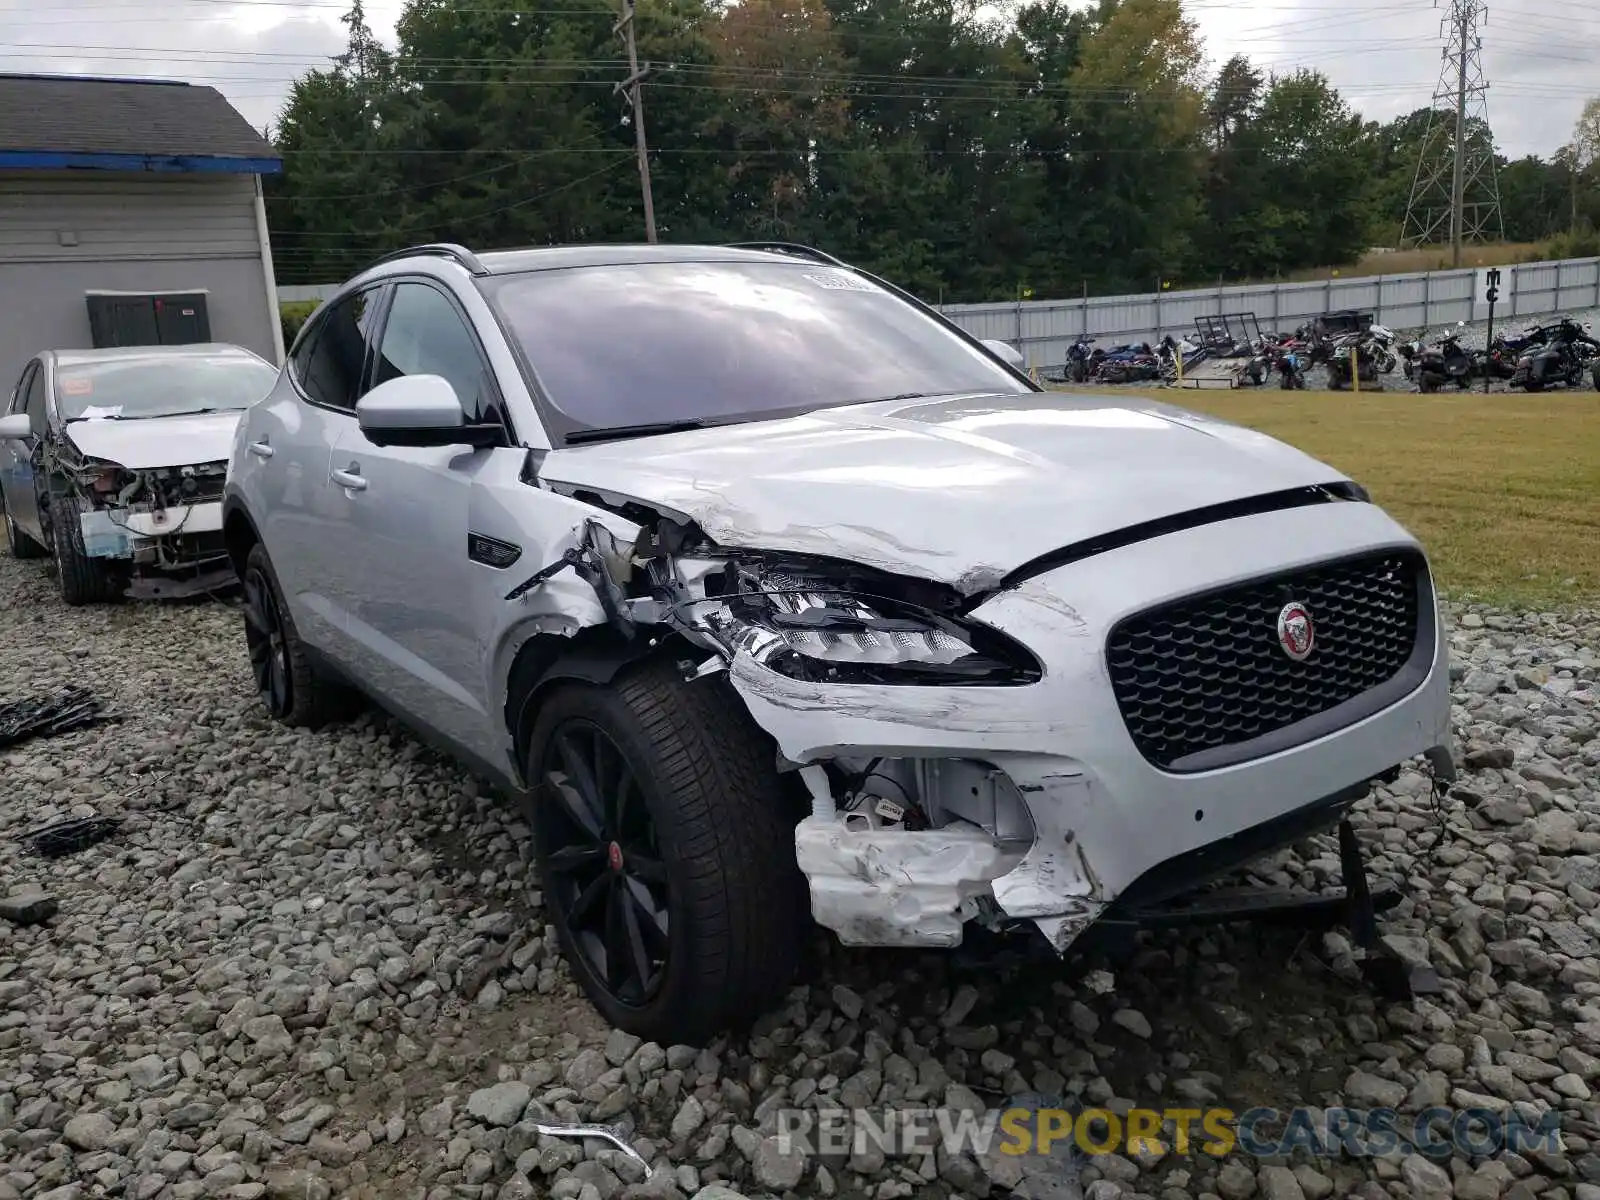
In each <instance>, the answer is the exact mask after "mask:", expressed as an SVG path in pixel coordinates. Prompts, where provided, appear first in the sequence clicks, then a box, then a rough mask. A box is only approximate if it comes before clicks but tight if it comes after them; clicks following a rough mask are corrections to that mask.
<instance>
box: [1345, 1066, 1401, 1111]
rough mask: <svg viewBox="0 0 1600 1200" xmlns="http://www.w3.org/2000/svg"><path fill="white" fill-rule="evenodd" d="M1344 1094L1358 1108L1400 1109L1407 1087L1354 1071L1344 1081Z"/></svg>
mask: <svg viewBox="0 0 1600 1200" xmlns="http://www.w3.org/2000/svg"><path fill="white" fill-rule="evenodd" d="M1344 1094H1345V1097H1346V1098H1347V1099H1348V1100H1349V1101H1350V1103H1351V1104H1352V1105H1354V1106H1356V1107H1357V1108H1398V1107H1399V1106H1400V1102H1401V1101H1403V1100H1404V1099H1405V1098H1406V1085H1405V1084H1403V1083H1396V1082H1395V1081H1394V1080H1392V1079H1380V1078H1378V1076H1376V1075H1369V1074H1367V1072H1365V1071H1352V1072H1351V1073H1350V1076H1349V1078H1347V1079H1346V1080H1345V1081H1344Z"/></svg>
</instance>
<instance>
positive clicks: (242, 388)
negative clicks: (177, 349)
mask: <svg viewBox="0 0 1600 1200" xmlns="http://www.w3.org/2000/svg"><path fill="white" fill-rule="evenodd" d="M277 378H278V372H277V371H276V370H275V369H274V368H273V367H271V366H268V365H267V364H266V363H265V362H263V361H262V360H260V359H258V358H246V357H245V356H243V355H240V354H206V355H201V354H169V355H157V354H152V355H148V356H143V355H141V356H139V357H136V358H108V359H102V360H101V361H99V362H78V363H70V364H67V363H63V364H61V365H60V366H58V367H57V368H56V406H57V408H59V409H60V412H61V416H62V419H63V420H67V421H72V420H83V419H90V420H92V419H95V418H100V419H105V420H134V419H138V418H141V417H175V416H179V415H181V414H184V413H197V412H225V411H226V412H231V411H234V410H236V409H241V408H249V407H250V406H251V405H252V404H254V403H255V402H256V401H257V400H259V399H261V397H263V396H265V395H266V394H267V393H268V392H269V391H271V390H272V385H273V383H274V382H276V380H277Z"/></svg>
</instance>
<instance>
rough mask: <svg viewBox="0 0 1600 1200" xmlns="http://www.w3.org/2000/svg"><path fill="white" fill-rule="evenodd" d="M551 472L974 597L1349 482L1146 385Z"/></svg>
mask: <svg viewBox="0 0 1600 1200" xmlns="http://www.w3.org/2000/svg"><path fill="white" fill-rule="evenodd" d="M539 474H540V478H541V479H542V480H544V481H546V482H547V483H549V484H552V485H558V486H560V487H561V490H563V491H570V490H573V489H574V488H578V489H589V490H592V491H594V492H597V493H599V494H600V495H602V496H604V497H608V498H612V499H618V498H629V499H634V500H639V501H642V502H644V503H646V504H650V505H653V506H655V507H658V508H661V509H664V510H667V511H671V512H674V513H677V514H680V515H682V516H687V517H690V518H692V519H693V520H694V521H695V522H696V523H697V524H698V525H699V526H700V527H701V529H703V530H704V531H705V532H706V534H707V535H709V536H710V537H711V538H712V539H714V540H715V541H716V542H718V543H719V544H721V545H724V546H742V547H750V548H764V549H773V550H785V551H790V552H793V553H802V554H817V555H826V556H829V557H833V558H842V559H849V560H851V561H854V562H858V563H862V564H864V565H868V566H874V567H878V568H880V569H883V570H888V571H894V572H898V573H900V574H908V575H916V576H920V577H923V578H930V579H936V580H939V581H940V582H943V583H947V584H950V585H952V586H954V587H956V588H958V589H959V590H960V591H962V592H964V593H968V594H970V593H972V592H976V591H981V590H986V589H987V588H988V587H991V586H993V585H994V583H996V582H997V581H998V580H999V579H1000V578H1001V577H1002V576H1004V575H1005V574H1007V573H1008V572H1010V571H1013V570H1015V569H1016V568H1017V567H1019V566H1021V565H1022V564H1024V563H1026V562H1029V561H1031V560H1033V559H1035V558H1038V557H1039V556H1041V555H1043V554H1047V553H1049V552H1051V551H1053V550H1057V549H1060V548H1062V547H1064V546H1069V545H1072V544H1074V543H1077V542H1081V541H1084V540H1085V539H1088V538H1094V537H1098V536H1102V535H1105V534H1108V533H1112V532H1114V531H1117V530H1120V529H1126V528H1128V527H1130V526H1134V525H1138V524H1141V523H1143V522H1146V521H1152V520H1157V519H1160V518H1165V517H1171V516H1174V515H1176V514H1179V513H1183V512H1187V511H1189V510H1192V509H1197V508H1203V507H1206V506H1208V505H1214V504H1223V503H1227V502H1229V501H1236V500H1241V499H1245V498H1248V497H1252V496H1258V495H1262V494H1265V493H1269V492H1277V491H1282V490H1286V489H1292V488H1297V487H1306V486H1310V485H1315V484H1328V483H1334V482H1336V481H1340V480H1343V479H1344V478H1345V477H1344V476H1343V475H1341V474H1340V473H1339V472H1337V471H1335V470H1333V469H1332V468H1330V467H1327V466H1325V465H1323V464H1322V463H1319V462H1317V461H1316V460H1315V459H1313V458H1310V457H1308V456H1307V455H1305V454H1302V453H1301V452H1300V451H1298V450H1295V449H1293V448H1292V447H1289V446H1286V445H1284V444H1283V443H1282V442H1279V441H1277V440H1275V439H1273V438H1270V437H1267V436H1266V435H1264V434H1260V433H1256V432H1254V431H1252V430H1248V429H1244V428H1241V427H1239V426H1236V425H1232V424H1229V423H1227V422H1223V421H1218V420H1215V419H1213V418H1210V417H1205V416H1201V415H1199V414H1195V413H1188V412H1184V411H1182V410H1180V409H1177V408H1173V407H1170V406H1168V405H1164V404H1158V403H1156V402H1154V401H1151V400H1146V399H1140V398H1135V397H1128V398H1126V399H1124V398H1122V397H1115V398H1112V397H1097V396H1069V395H1065V394H1061V393H1047V392H1046V393H1029V394H1025V395H1018V396H981V395H979V396H957V397H940V398H932V399H925V400H911V401H883V402H878V403H872V404H860V405H851V406H849V407H845V408H834V409H825V410H819V411H816V412H811V413H807V414H805V415H803V416H797V417H787V418H781V419H777V420H770V421H752V422H747V423H743V424H737V425H723V426H716V427H713V428H709V429H702V430H691V431H688V432H684V433H672V434H664V435H660V436H655V437H649V438H628V439H621V440H617V441H611V442H599V443H594V444H590V445H582V446H574V447H571V448H569V449H562V450H554V451H552V452H551V453H550V454H549V455H548V456H547V457H546V458H545V460H544V463H543V465H542V466H541V467H540V471H539Z"/></svg>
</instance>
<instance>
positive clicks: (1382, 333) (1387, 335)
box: [1367, 325, 1397, 375]
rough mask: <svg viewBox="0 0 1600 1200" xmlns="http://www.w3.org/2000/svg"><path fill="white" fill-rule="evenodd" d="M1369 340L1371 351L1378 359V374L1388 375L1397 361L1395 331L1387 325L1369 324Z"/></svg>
mask: <svg viewBox="0 0 1600 1200" xmlns="http://www.w3.org/2000/svg"><path fill="white" fill-rule="evenodd" d="M1367 340H1368V342H1369V344H1370V353H1371V354H1372V355H1373V356H1374V357H1375V359H1376V361H1377V367H1378V374H1380V375H1387V374H1388V373H1389V372H1390V371H1392V370H1394V368H1395V365H1396V362H1397V360H1396V358H1395V353H1394V331H1393V330H1391V329H1389V328H1388V327H1387V326H1385V325H1369V326H1368V327H1367Z"/></svg>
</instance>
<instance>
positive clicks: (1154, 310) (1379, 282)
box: [941, 258, 1600, 367]
mask: <svg viewBox="0 0 1600 1200" xmlns="http://www.w3.org/2000/svg"><path fill="white" fill-rule="evenodd" d="M1489 270H1490V268H1487V267H1477V268H1471V269H1463V270H1459V271H1423V272H1418V273H1416V274H1411V275H1378V276H1373V277H1370V278H1365V279H1325V280H1319V281H1317V282H1313V283H1276V284H1273V283H1263V284H1247V285H1244V286H1242V287H1217V288H1203V289H1197V290H1194V291H1184V292H1149V293H1146V294H1144V295H1139V296H1090V297H1087V298H1085V299H1081V300H1023V301H1017V302H1014V303H1004V302H1003V303H994V304H946V305H944V306H942V308H941V311H942V312H943V313H944V314H945V315H946V316H947V317H949V318H950V319H951V320H952V321H954V322H955V323H956V324H957V325H960V326H961V327H962V328H963V329H965V330H967V332H969V333H971V334H973V335H974V336H976V337H984V338H998V339H1000V340H1001V341H1006V342H1010V343H1011V344H1012V345H1014V346H1016V347H1017V348H1018V349H1020V350H1021V351H1022V353H1023V354H1024V356H1026V358H1027V360H1028V365H1029V366H1030V367H1055V366H1060V365H1061V364H1062V363H1064V362H1066V360H1067V347H1068V346H1070V345H1071V344H1072V342H1073V340H1074V339H1075V338H1077V337H1079V336H1081V335H1084V334H1087V335H1088V336H1089V337H1091V338H1094V339H1095V340H1097V341H1100V342H1152V343H1154V342H1157V341H1159V340H1160V339H1161V338H1162V337H1164V336H1165V335H1166V334H1169V333H1170V334H1173V335H1174V336H1179V335H1182V334H1185V333H1189V332H1192V331H1193V330H1194V327H1195V320H1196V318H1199V317H1208V316H1221V315H1223V314H1224V313H1249V312H1253V313H1254V314H1255V315H1256V319H1257V320H1258V321H1260V322H1261V327H1262V328H1263V329H1266V330H1275V329H1282V330H1285V331H1288V330H1291V329H1293V328H1295V327H1296V326H1298V325H1302V324H1304V323H1305V322H1306V321H1308V320H1310V319H1311V318H1312V317H1316V316H1321V315H1322V314H1323V313H1329V312H1338V311H1340V310H1342V309H1357V310H1359V311H1361V312H1370V313H1371V314H1372V315H1373V319H1374V320H1375V321H1377V322H1378V323H1379V324H1381V325H1387V326H1389V327H1390V328H1391V329H1432V328H1438V327H1439V326H1442V325H1453V324H1455V323H1456V322H1457V321H1482V320H1483V319H1485V318H1486V317H1487V316H1488V312H1489V309H1488V302H1487V300H1486V299H1485V294H1486V289H1487V278H1486V277H1487V274H1488V271H1489ZM1499 270H1500V292H1499V297H1498V299H1497V300H1496V302H1495V323H1496V325H1497V326H1498V324H1499V323H1500V322H1501V321H1510V320H1515V319H1517V318H1520V317H1535V316H1544V315H1547V314H1549V313H1556V312H1564V311H1567V310H1575V309H1585V308H1600V258H1571V259H1563V260H1561V261H1560V262H1538V263H1523V264H1521V265H1519V266H1506V267H1501V268H1499Z"/></svg>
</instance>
